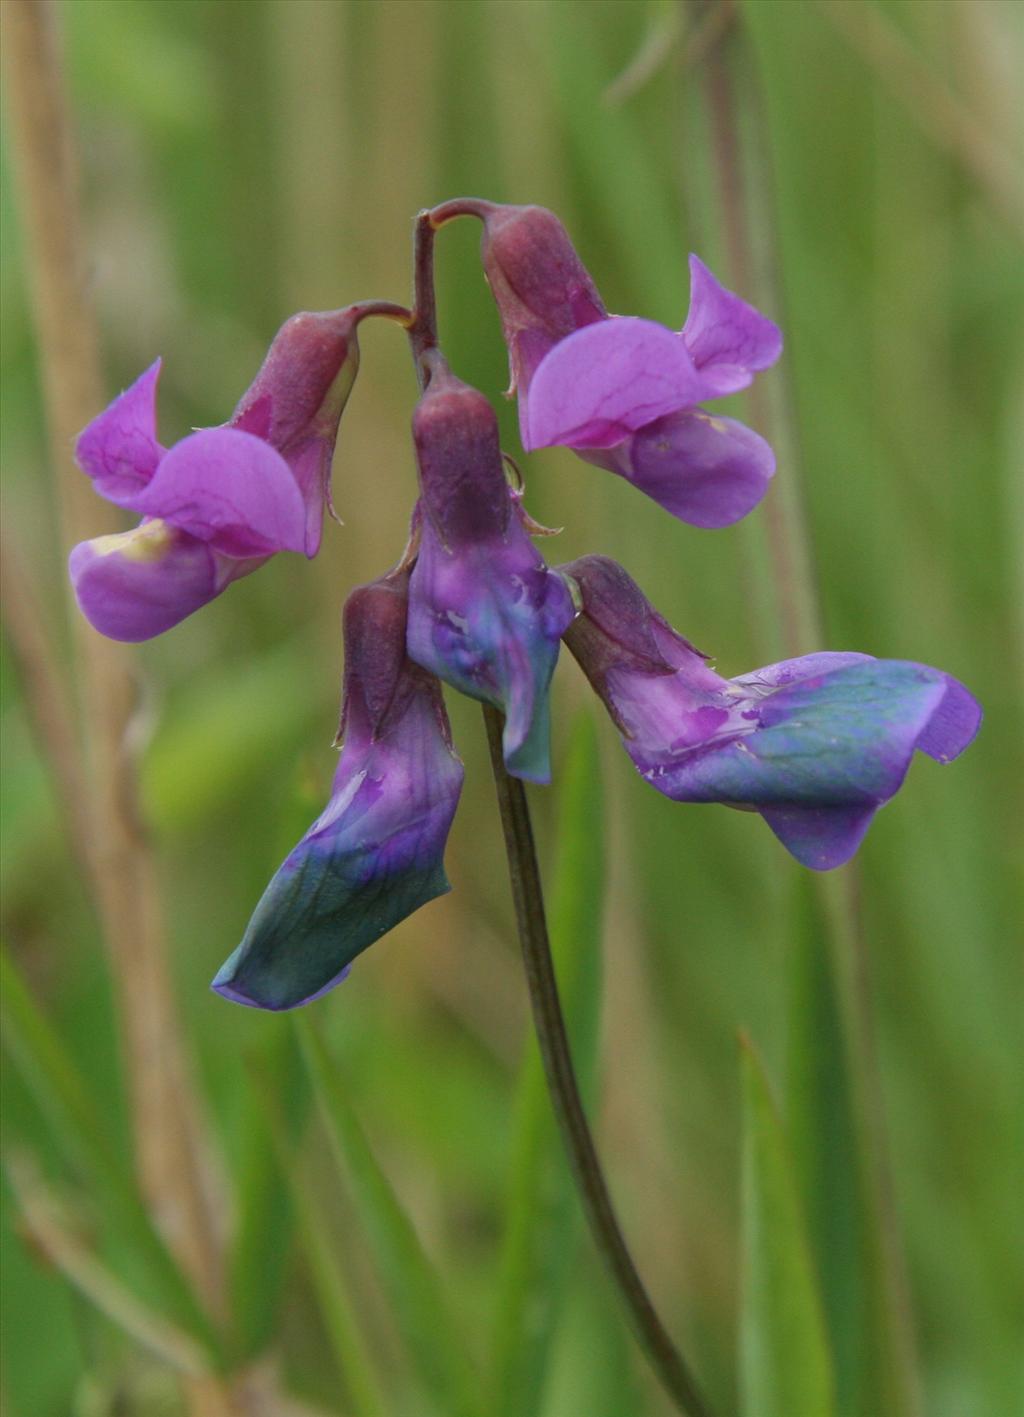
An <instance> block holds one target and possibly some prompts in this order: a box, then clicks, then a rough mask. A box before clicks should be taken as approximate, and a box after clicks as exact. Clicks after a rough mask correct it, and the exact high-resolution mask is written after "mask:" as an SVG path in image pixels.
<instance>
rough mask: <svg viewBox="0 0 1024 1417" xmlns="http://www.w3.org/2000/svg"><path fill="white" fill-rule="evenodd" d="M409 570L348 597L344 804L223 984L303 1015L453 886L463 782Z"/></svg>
mask: <svg viewBox="0 0 1024 1417" xmlns="http://www.w3.org/2000/svg"><path fill="white" fill-rule="evenodd" d="M407 608H408V572H407V571H402V572H398V573H395V574H393V575H392V576H390V577H385V578H384V579H383V580H380V581H376V582H374V583H373V584H371V585H367V586H361V587H359V588H358V589H357V590H355V591H353V592H352V594H351V595H350V596H349V598H348V601H347V602H346V605H345V614H344V625H345V683H344V691H343V709H342V733H343V734H344V747H343V749H342V753H341V759H340V761H339V763H338V769H337V772H336V773H335V777H334V786H333V789H332V792H331V799H330V802H329V803H328V805H327V808H326V809H325V811H324V812H323V814H322V815H321V816H320V817H318V818H317V820H316V821H315V822H314V823H313V825H312V826H311V827H310V829H309V831H308V832H307V833H306V835H305V836H304V837H303V838H302V840H301V841H300V842H299V844H298V845H297V846H296V847H295V849H294V850H293V851H292V852H291V853H290V854H289V855H288V857H287V858H286V860H285V861H284V863H283V865H282V866H281V867H280V868H279V869H278V871H277V874H276V875H275V876H274V878H273V880H272V881H271V882H270V885H269V886H268V887H267V889H266V891H265V892H264V894H263V898H262V899H261V901H260V903H259V905H258V906H257V907H256V911H255V913H254V915H253V917H252V920H251V921H250V922H249V926H248V928H247V930H246V932H245V936H244V938H243V940H242V943H241V944H240V945H239V946H238V948H237V949H236V950H235V952H234V954H233V955H232V956H231V957H230V959H229V960H228V961H227V962H226V964H225V965H224V966H223V968H222V969H221V970H220V972H219V974H218V975H217V977H216V978H215V979H214V981H213V988H214V989H215V990H216V992H217V993H218V994H222V995H223V996H224V997H225V998H227V999H232V1000H234V1001H235V1002H236V1003H240V1004H249V1005H251V1006H252V1007H254V1008H263V1009H291V1008H295V1007H296V1006H297V1005H299V1004H306V1003H309V1002H310V1001H311V1000H312V999H315V998H318V997H319V996H320V995H321V994H324V993H326V991H327V990H328V989H330V988H332V987H333V986H334V985H335V984H337V983H339V982H340V981H341V980H342V979H343V978H344V977H345V975H346V974H347V973H348V969H349V966H350V964H351V962H352V960H353V959H355V957H356V956H357V955H358V954H360V953H361V952H362V951H363V950H365V949H366V948H367V947H368V946H369V945H372V944H373V943H374V941H375V940H378V939H379V938H380V937H381V935H383V934H385V932H386V931H388V930H390V929H392V928H393V927H394V926H395V925H397V924H398V923H399V922H400V921H402V920H404V919H405V918H406V916H408V915H411V914H412V913H413V911H414V910H418V909H419V907H420V906H421V905H426V904H427V903H428V902H429V901H431V900H433V899H434V898H435V897H436V896H439V895H443V894H444V893H445V892H446V891H448V890H449V889H450V887H449V884H448V878H447V876H446V875H445V870H444V864H443V856H444V847H445V842H446V841H447V839H448V831H449V828H450V827H451V823H452V818H453V817H454V815H455V808H456V805H457V803H458V800H459V792H460V791H461V788H462V764H461V762H460V761H459V759H458V757H457V756H456V754H455V752H454V750H453V748H452V744H451V734H450V730H449V727H448V718H447V715H446V713H445V709H444V702H443V700H442V697H441V686H440V685H439V684H438V682H437V680H436V679H435V678H434V677H433V676H432V675H430V674H428V673H427V672H426V671H425V670H423V669H422V668H420V667H419V666H418V665H416V664H413V663H412V662H411V660H410V659H409V658H408V656H407V654H406V648H405V634H406V614H407Z"/></svg>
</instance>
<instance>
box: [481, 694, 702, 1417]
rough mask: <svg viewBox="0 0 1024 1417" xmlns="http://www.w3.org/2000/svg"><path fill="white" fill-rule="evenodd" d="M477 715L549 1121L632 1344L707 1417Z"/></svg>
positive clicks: (534, 877)
mask: <svg viewBox="0 0 1024 1417" xmlns="http://www.w3.org/2000/svg"><path fill="white" fill-rule="evenodd" d="M483 712H484V723H485V725H486V728H487V742H488V746H489V748H490V751H491V767H492V769H493V771H494V783H495V787H496V788H497V793H498V807H499V809H500V811H501V825H502V830H503V832H504V835H505V851H506V854H507V856H508V871H509V877H510V880H511V883H512V899H513V901H514V902H515V910H516V925H517V927H518V931H519V943H520V946H521V947H522V951H523V966H524V968H525V970H526V982H527V986H528V988H529V991H530V1007H531V1009H532V1010H533V1022H534V1027H535V1028H536V1030H537V1041H538V1043H539V1044H540V1054H541V1059H542V1061H543V1063H544V1073H545V1076H546V1078H547V1083H548V1090H549V1091H550V1093H551V1102H552V1105H553V1107H554V1109H555V1117H556V1119H557V1121H558V1127H559V1130H560V1131H561V1133H562V1140H563V1142H564V1143H565V1149H566V1151H567V1152H568V1154H569V1161H570V1163H571V1165H572V1170H573V1175H574V1177H575V1179H576V1185H577V1188H578V1189H579V1193H580V1199H581V1201H582V1203H583V1209H584V1211H585V1212H586V1216H587V1221H588V1223H589V1225H590V1230H591V1234H592V1235H593V1237H594V1240H595V1242H596V1244H597V1247H598V1249H599V1250H600V1252H601V1255H602V1257H603V1258H604V1261H605V1263H606V1264H607V1266H608V1269H609V1271H610V1273H611V1276H612V1279H613V1281H614V1282H615V1285H616V1286H617V1288H618V1290H619V1293H620V1294H621V1295H622V1298H623V1301H624V1303H625V1305H626V1308H627V1309H628V1311H629V1316H630V1318H631V1320H632V1323H633V1328H634V1331H635V1333H636V1336H637V1339H638V1340H639V1342H640V1345H641V1347H642V1348H643V1349H644V1351H645V1352H646V1354H647V1357H648V1359H649V1360H650V1363H651V1366H652V1367H653V1368H654V1371H655V1372H656V1373H657V1375H658V1377H659V1378H660V1380H661V1382H662V1384H663V1385H664V1387H665V1389H666V1391H667V1392H668V1393H669V1395H670V1396H671V1397H672V1399H673V1401H674V1402H675V1404H676V1406H677V1407H678V1408H679V1410H680V1411H681V1412H685V1413H687V1414H689V1417H711V1409H710V1408H709V1407H708V1405H707V1403H706V1401H705V1399H704V1397H703V1396H702V1394H701V1391H700V1389H699V1387H698V1386H697V1381H696V1379H695V1378H694V1376H693V1374H692V1373H691V1372H690V1369H689V1367H688V1366H687V1364H686V1362H685V1361H684V1359H683V1357H682V1355H681V1354H680V1353H679V1351H678V1349H677V1348H676V1346H675V1344H674V1343H673V1342H672V1340H671V1338H670V1337H669V1335H668V1333H667V1332H666V1329H665V1326H664V1324H663V1323H662V1322H661V1319H660V1318H659V1317H658V1313H657V1310H656V1309H655V1307H654V1304H653V1303H652V1302H651V1297H650V1295H649V1294H648V1293H647V1290H646V1288H645V1287H644V1282H643V1280H642V1279H641V1278H640V1274H639V1272H638V1270H637V1267H636V1265H635V1263H634V1262H633V1257H632V1255H631V1254H630V1252H629V1247H628V1246H627V1244H626V1241H625V1238H624V1236H623V1234H622V1230H621V1228H620V1226H619V1222H618V1218H617V1217H616V1214H615V1209H614V1207H613V1205H612V1200H611V1196H610V1195H609V1193H608V1183H607V1182H606V1181H605V1178H604V1173H603V1171H602V1170H601V1162H600V1160H599V1159H598V1155H597V1148H596V1147H595V1145H594V1138H593V1135H592V1133H591V1131H590V1127H589V1125H588V1123H587V1117H586V1113H585V1112H584V1110H583V1101H582V1098H581V1097H580V1090H579V1084H578V1083H577V1081H576V1072H575V1069H574V1067H573V1062H572V1054H571V1052H570V1050H569V1039H568V1036H567V1034H566V1030H565V1018H564V1016H563V1014H562V1005H561V1002H560V1000H559V997H558V981H557V980H556V978H555V967H554V962H553V960H552V958H551V945H550V942H549V940H548V927H547V921H546V919H545V916H544V896H543V892H542V889H541V881H540V871H539V869H538V866H537V853H536V850H535V848H534V844H533V828H532V826H531V824H530V809H529V807H528V805H527V801H526V791H525V789H524V787H523V784H522V783H521V782H520V781H519V779H518V778H514V777H510V776H509V774H508V772H507V771H506V768H505V759H504V755H503V752H502V745H501V739H502V729H503V727H504V719H503V717H502V715H501V714H500V713H499V711H498V710H497V709H495V708H492V707H491V706H490V704H484V706H483Z"/></svg>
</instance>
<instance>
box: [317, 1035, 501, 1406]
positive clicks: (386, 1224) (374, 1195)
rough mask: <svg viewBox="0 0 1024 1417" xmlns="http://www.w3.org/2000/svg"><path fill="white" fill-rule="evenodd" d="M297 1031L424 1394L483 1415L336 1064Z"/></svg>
mask: <svg viewBox="0 0 1024 1417" xmlns="http://www.w3.org/2000/svg"><path fill="white" fill-rule="evenodd" d="M295 1027H296V1030H297V1032H298V1036H299V1039H300V1041H301V1044H302V1053H303V1057H304V1059H305V1062H306V1066H307V1068H308V1070H309V1075H310V1079H311V1081H312V1084H313V1093H314V1096H315V1097H316V1099H317V1102H318V1104H319V1107H320V1111H321V1113H322V1116H323V1120H324V1124H325V1126H326V1129H327V1135H328V1138H329V1140H330V1143H331V1150H332V1152H333V1155H334V1160H335V1163H336V1165H337V1167H338V1170H339V1172H340V1173H341V1175H342V1177H343V1178H344V1179H345V1180H347V1181H348V1183H349V1184H350V1186H351V1189H352V1192H353V1194H354V1197H355V1201H356V1205H357V1208H358V1210H359V1212H360V1214H361V1216H362V1219H363V1223H364V1225H365V1228H366V1234H367V1237H368V1239H369V1242H370V1247H371V1250H372V1253H373V1255H374V1258H375V1259H376V1262H377V1264H378V1266H379V1272H380V1278H381V1281H382V1283H383V1285H384V1288H385V1291H386V1293H387V1295H388V1298H389V1301H390V1303H391V1307H392V1309H393V1311H394V1314H395V1318H396V1320H397V1323H398V1327H399V1330H400V1332H401V1334H402V1337H403V1339H404V1340H405V1344H406V1346H407V1348H408V1351H409V1354H410V1356H411V1358H412V1359H413V1361H414V1362H415V1364H416V1366H417V1368H418V1369H419V1375H420V1378H421V1380H422V1382H423V1385H424V1390H425V1392H426V1393H428V1394H430V1395H431V1396H432V1398H433V1400H434V1405H435V1407H436V1409H437V1411H438V1412H440V1413H442V1414H443V1417H479V1414H480V1411H481V1407H480V1403H479V1401H478V1399H477V1395H476V1394H477V1390H478V1383H477V1379H476V1376H475V1374H474V1373H473V1370H472V1367H471V1366H470V1364H469V1361H468V1360H467V1358H466V1355H465V1351H464V1349H463V1346H462V1344H461V1342H460V1339H459V1336H458V1334H457V1333H456V1331H455V1327H454V1325H453V1323H452V1321H451V1319H450V1317H449V1316H448V1313H447V1310H448V1305H447V1302H446V1299H445V1296H444V1293H443V1290H442V1288H441V1284H440V1282H439V1280H438V1277H437V1274H436V1273H435V1270H434V1267H433V1265H432V1264H431V1262H430V1259H429V1258H428V1256H427V1254H426V1252H425V1251H424V1249H423V1246H422V1245H421V1243H420V1240H419V1237H418V1236H417V1234H416V1231H415V1229H414V1228H413V1225H412V1222H411V1221H410V1219H409V1217H408V1215H407V1214H406V1212H405V1210H404V1208H403V1206H402V1204H401V1202H400V1201H399V1199H398V1197H397V1196H396V1195H395V1192H394V1190H393V1189H392V1187H391V1183H390V1182H389V1181H388V1179H387V1177H386V1176H385V1174H384V1172H383V1171H382V1170H381V1168H380V1166H379V1165H378V1163H377V1159H376V1157H375V1156H374V1154H373V1152H372V1150H371V1148H370V1145H369V1143H368V1142H367V1140H366V1136H365V1135H364V1133H363V1129H362V1127H361V1126H360V1124H359V1121H358V1119H357V1117H356V1115H355V1112H354V1111H353V1110H352V1108H351V1106H350V1105H349V1101H348V1098H347V1096H346V1095H345V1089H344V1087H343V1085H342V1082H341V1079H340V1077H339V1075H338V1071H337V1068H336V1066H335V1063H334V1060H333V1059H332V1058H331V1056H330V1054H329V1053H328V1051H327V1048H326V1045H325V1044H324V1042H323V1040H322V1039H321V1038H320V1036H319V1035H318V1034H317V1033H316V1032H315V1031H314V1029H313V1028H312V1027H311V1025H310V1024H309V1022H308V1020H306V1019H304V1018H300V1019H296V1021H295Z"/></svg>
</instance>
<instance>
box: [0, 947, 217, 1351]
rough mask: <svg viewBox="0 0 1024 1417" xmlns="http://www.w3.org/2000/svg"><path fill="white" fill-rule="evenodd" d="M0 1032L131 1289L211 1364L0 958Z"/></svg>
mask: <svg viewBox="0 0 1024 1417" xmlns="http://www.w3.org/2000/svg"><path fill="white" fill-rule="evenodd" d="M0 1029H2V1033H3V1038H4V1041H5V1044H6V1046H7V1047H8V1049H9V1050H10V1053H11V1056H12V1057H13V1059H14V1062H15V1064H16V1066H17V1068H18V1071H19V1072H20V1073H21V1075H22V1077H23V1079H24V1081H25V1083H26V1085H27V1087H28V1088H29V1090H30V1091H31V1092H32V1094H33V1096H34V1097H35V1099H36V1102H37V1103H38V1105H39V1108H40V1110H41V1112H42V1113H43V1114H44V1116H45V1118H46V1120H47V1122H48V1123H49V1126H50V1129H51V1132H52V1134H53V1138H54V1140H55V1142H56V1144H57V1146H58V1148H59V1149H60V1151H61V1152H62V1153H63V1155H64V1157H65V1159H66V1161H67V1162H68V1163H69V1164H70V1165H71V1166H72V1167H74V1168H75V1169H76V1170H78V1171H80V1172H82V1173H84V1174H85V1175H86V1176H87V1177H88V1179H89V1181H90V1183H91V1184H90V1195H91V1198H92V1200H93V1202H94V1203H95V1204H96V1206H97V1207H98V1209H99V1210H100V1211H101V1213H102V1216H103V1220H104V1222H105V1224H106V1226H107V1229H108V1233H109V1235H110V1238H111V1241H112V1243H114V1244H115V1245H116V1246H117V1248H118V1251H119V1255H120V1257H121V1258H122V1259H123V1262H124V1265H125V1267H126V1269H127V1270H128V1271H129V1281H130V1287H131V1288H134V1289H135V1290H136V1291H137V1292H138V1294H139V1297H140V1299H142V1300H144V1302H145V1303H146V1304H148V1305H149V1306H150V1307H151V1308H152V1309H153V1310H154V1311H155V1312H157V1313H160V1314H162V1315H165V1316H166V1318H167V1319H168V1320H170V1321H172V1322H173V1323H175V1324H176V1325H177V1326H178V1327H180V1328H182V1329H184V1330H185V1331H186V1332H187V1333H188V1334H189V1335H191V1336H192V1337H193V1338H195V1339H196V1340H198V1342H199V1343H200V1345H201V1346H202V1347H203V1349H204V1350H205V1351H206V1352H207V1353H208V1354H209V1355H210V1356H211V1360H216V1359H217V1357H218V1355H219V1343H218V1340H217V1338H216V1335H215V1333H214V1331H213V1329H212V1326H211V1324H210V1321H209V1319H208V1318H207V1316H206V1315H205V1313H204V1311H203V1308H202V1305H201V1304H200V1302H199V1300H198V1299H197V1298H196V1296H195V1294H194V1292H193V1290H192V1288H191V1286H190V1284H189V1283H188V1280H187V1279H186V1278H185V1276H184V1275H183V1274H182V1272H181V1270H180V1269H179V1267H178V1265H177V1264H176V1262H175V1260H174V1258H173V1257H172V1255H171V1253H170V1251H169V1250H168V1249H167V1247H166V1245H165V1244H164V1242H163V1240H162V1239H161V1237H160V1235H159V1234H158V1232H157V1230H156V1229H155V1227H154V1225H153V1222H152V1221H151V1219H150V1217H149V1215H148V1213H147V1211H146V1209H145V1206H144V1205H143V1203H142V1200H141V1198H140V1196H139V1193H138V1190H137V1188H136V1185H135V1180H134V1177H133V1176H132V1174H131V1171H130V1169H129V1162H128V1161H127V1159H122V1158H121V1157H119V1155H118V1152H117V1148H116V1146H115V1144H114V1142H113V1139H112V1137H111V1135H110V1131H109V1129H108V1127H107V1125H106V1122H105V1118H104V1114H103V1111H102V1109H101V1108H100V1107H99V1106H98V1105H97V1104H96V1103H95V1101H94V1100H93V1098H92V1097H91V1096H90V1095H89V1093H88V1092H87V1091H86V1089H85V1088H84V1087H83V1086H82V1082H81V1078H80V1077H79V1075H78V1073H77V1072H76V1070H75V1067H74V1063H73V1062H72V1060H71V1059H70V1058H69V1057H68V1055H67V1053H66V1052H65V1050H64V1047H63V1045H62V1043H61V1041H60V1039H59V1038H58V1037H57V1035H56V1033H55V1032H54V1030H53V1029H52V1028H51V1026H50V1024H49V1022H48V1021H47V1020H46V1018H45V1017H44V1016H43V1014H42V1013H41V1012H40V1011H39V1009H38V1008H37V1007H36V1005H35V1002H34V1001H33V999H32V996H31V994H30V993H29V991H28V989H27V987H26V985H25V983H24V981H23V980H22V978H21V976H20V974H19V973H18V971H17V969H16V968H15V966H14V964H13V962H12V961H11V960H10V959H9V958H8V957H7V956H6V954H3V953H0Z"/></svg>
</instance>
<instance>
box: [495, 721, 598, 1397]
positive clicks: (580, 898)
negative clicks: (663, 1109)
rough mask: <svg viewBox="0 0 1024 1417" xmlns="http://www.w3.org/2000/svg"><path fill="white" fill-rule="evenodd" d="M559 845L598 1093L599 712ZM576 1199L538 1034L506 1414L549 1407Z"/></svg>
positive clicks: (569, 998) (583, 742) (513, 1190)
mask: <svg viewBox="0 0 1024 1417" xmlns="http://www.w3.org/2000/svg"><path fill="white" fill-rule="evenodd" d="M559 780H560V782H561V784H562V787H561V802H560V810H559V817H558V845H559V855H558V861H557V865H556V869H555V873H554V885H553V889H552V892H551V907H550V912H549V913H550V931H551V948H552V952H553V954H554V958H555V965H556V968H557V970H558V979H559V990H560V993H561V996H562V1003H563V1007H564V1010H565V1014H566V1019H567V1026H568V1028H569V1032H570V1035H571V1041H572V1045H573V1056H574V1059H575V1062H576V1067H577V1071H578V1073H579V1080H580V1086H581V1088H582V1090H583V1094H584V1097H586V1096H587V1095H588V1093H593V1091H594V1087H593V1083H594V1074H595V1071H596V1068H595V1064H596V1056H597V1037H598V1022H599V1017H600V1004H601V921H602V894H603V881H604V859H603V844H602V827H601V820H602V818H601V812H602V794H601V778H600V770H599V764H598V752H597V735H596V732H595V728H594V721H593V718H592V717H591V716H590V715H589V714H581V715H580V716H579V717H578V718H577V720H576V723H575V724H574V726H573V736H572V741H571V744H570V748H569V753H568V757H567V760H566V762H565V763H564V764H563V766H562V770H561V772H560V774H559ZM577 1219H578V1203H577V1199H576V1194H575V1190H574V1187H573V1183H572V1178H571V1175H570V1171H569V1165H568V1162H567V1160H566V1158H565V1155H564V1152H563V1150H562V1147H561V1142H560V1139H559V1137H558V1134H557V1131H556V1128H555V1124H554V1118H553V1116H552V1112H551V1103H550V1100H549V1098H548V1092H547V1084H546V1082H545V1078H544V1069H543V1066H542V1064H541V1060H540V1053H539V1051H538V1048H537V1044H536V1040H535V1039H534V1038H533V1037H532V1036H531V1038H530V1040H529V1043H528V1045H527V1049H526V1056H525V1058H524V1061H523V1065H522V1070H521V1072H520V1077H519V1085H518V1094H517V1099H516V1109H515V1129H514V1141H513V1150H512V1169H511V1177H510V1186H509V1194H508V1204H507V1210H506V1217H505V1238H504V1244H503V1249H502V1258H501V1269H500V1277H499V1288H498V1301H497V1310H496V1326H495V1337H494V1350H493V1358H492V1363H493V1367H492V1374H491V1378H492V1382H491V1392H492V1403H493V1409H494V1411H495V1412H497V1413H505V1414H508V1417H530V1414H531V1413H535V1412H537V1411H538V1410H539V1409H540V1405H541V1400H542V1397H543V1393H544V1386H545V1381H546V1378H547V1373H548V1367H549V1363H550V1359H551V1349H552V1339H553V1337H554V1334H555V1332H556V1328H557V1320H558V1317H559V1315H560V1313H561V1310H562V1307H563V1304H564V1301H565V1297H566V1288H567V1278H568V1270H569V1260H570V1257H571V1254H572V1250H573V1247H574V1245H575V1243H576V1239H577V1233H578V1232H577Z"/></svg>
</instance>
